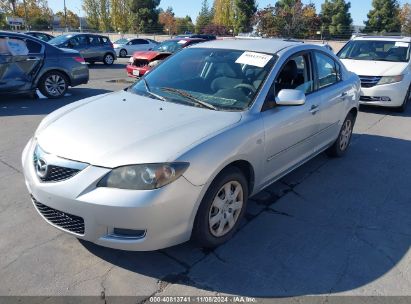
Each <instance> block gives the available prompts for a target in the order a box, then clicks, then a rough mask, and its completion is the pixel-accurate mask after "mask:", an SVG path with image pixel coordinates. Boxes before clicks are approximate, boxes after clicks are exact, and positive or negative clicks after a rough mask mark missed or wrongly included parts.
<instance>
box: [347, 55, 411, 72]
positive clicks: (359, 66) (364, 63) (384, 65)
mask: <svg viewBox="0 0 411 304" xmlns="http://www.w3.org/2000/svg"><path fill="white" fill-rule="evenodd" d="M341 61H342V62H343V63H344V65H345V66H346V68H347V69H348V70H349V71H351V72H354V73H355V74H357V75H361V76H397V75H401V74H403V73H404V70H405V69H406V68H407V65H408V63H407V62H388V61H373V60H352V59H342V60H341Z"/></svg>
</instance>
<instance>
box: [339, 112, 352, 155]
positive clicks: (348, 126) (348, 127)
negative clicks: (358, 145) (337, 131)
mask: <svg viewBox="0 0 411 304" xmlns="http://www.w3.org/2000/svg"><path fill="white" fill-rule="evenodd" d="M351 135H352V122H351V120H349V119H347V120H346V121H345V123H344V126H343V128H342V130H341V135H340V149H341V151H345V150H346V149H347V147H348V144H349V143H350V139H351Z"/></svg>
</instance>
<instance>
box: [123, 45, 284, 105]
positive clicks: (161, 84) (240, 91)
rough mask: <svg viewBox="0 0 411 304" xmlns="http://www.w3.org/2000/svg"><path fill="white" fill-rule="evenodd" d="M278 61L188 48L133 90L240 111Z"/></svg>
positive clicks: (270, 57)
mask: <svg viewBox="0 0 411 304" xmlns="http://www.w3.org/2000/svg"><path fill="white" fill-rule="evenodd" d="M275 61H276V56H275V55H273V54H263V53H253V52H245V51H242V50H225V49H207V48H187V49H184V50H182V51H181V52H178V53H177V54H175V55H174V56H172V57H169V59H167V60H165V61H164V62H163V63H162V64H161V65H159V66H157V68H155V69H153V70H152V71H151V72H150V73H148V74H147V75H146V76H145V77H144V78H142V80H140V81H139V82H137V83H136V84H135V85H134V86H133V87H132V88H131V90H130V91H131V92H132V93H135V94H139V95H144V96H148V97H153V98H156V96H157V98H158V99H163V100H164V101H166V102H175V103H180V104H184V105H188V106H197V107H207V105H208V108H211V109H213V110H220V111H241V110H244V109H246V108H248V107H249V106H250V105H251V104H252V102H253V101H254V99H255V97H256V95H257V93H258V91H259V89H260V87H261V85H262V84H263V83H264V80H265V78H266V77H267V75H268V73H269V72H270V70H271V69H272V67H273V65H274V63H275ZM169 75H173V77H169Z"/></svg>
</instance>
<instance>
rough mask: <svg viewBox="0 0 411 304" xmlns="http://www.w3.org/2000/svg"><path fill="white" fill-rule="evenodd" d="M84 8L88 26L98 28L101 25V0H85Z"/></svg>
mask: <svg viewBox="0 0 411 304" xmlns="http://www.w3.org/2000/svg"><path fill="white" fill-rule="evenodd" d="M83 10H84V12H85V13H86V20H87V25H88V27H89V28H90V29H94V30H97V29H98V28H99V25H100V0H83Z"/></svg>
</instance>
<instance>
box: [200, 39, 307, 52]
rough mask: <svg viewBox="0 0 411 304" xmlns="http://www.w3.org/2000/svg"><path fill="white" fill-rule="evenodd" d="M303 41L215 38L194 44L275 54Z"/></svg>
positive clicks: (204, 46) (211, 47)
mask: <svg viewBox="0 0 411 304" xmlns="http://www.w3.org/2000/svg"><path fill="white" fill-rule="evenodd" d="M302 43H303V42H300V41H295V40H294V41H293V40H285V39H267V38H263V39H244V38H243V39H224V40H213V41H208V42H204V43H201V44H200V45H198V44H197V45H194V46H192V47H194V48H210V49H213V48H214V49H229V50H242V51H253V52H260V53H268V54H275V53H278V52H279V51H281V50H283V49H286V48H288V47H291V46H295V45H301V44H302Z"/></svg>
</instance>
